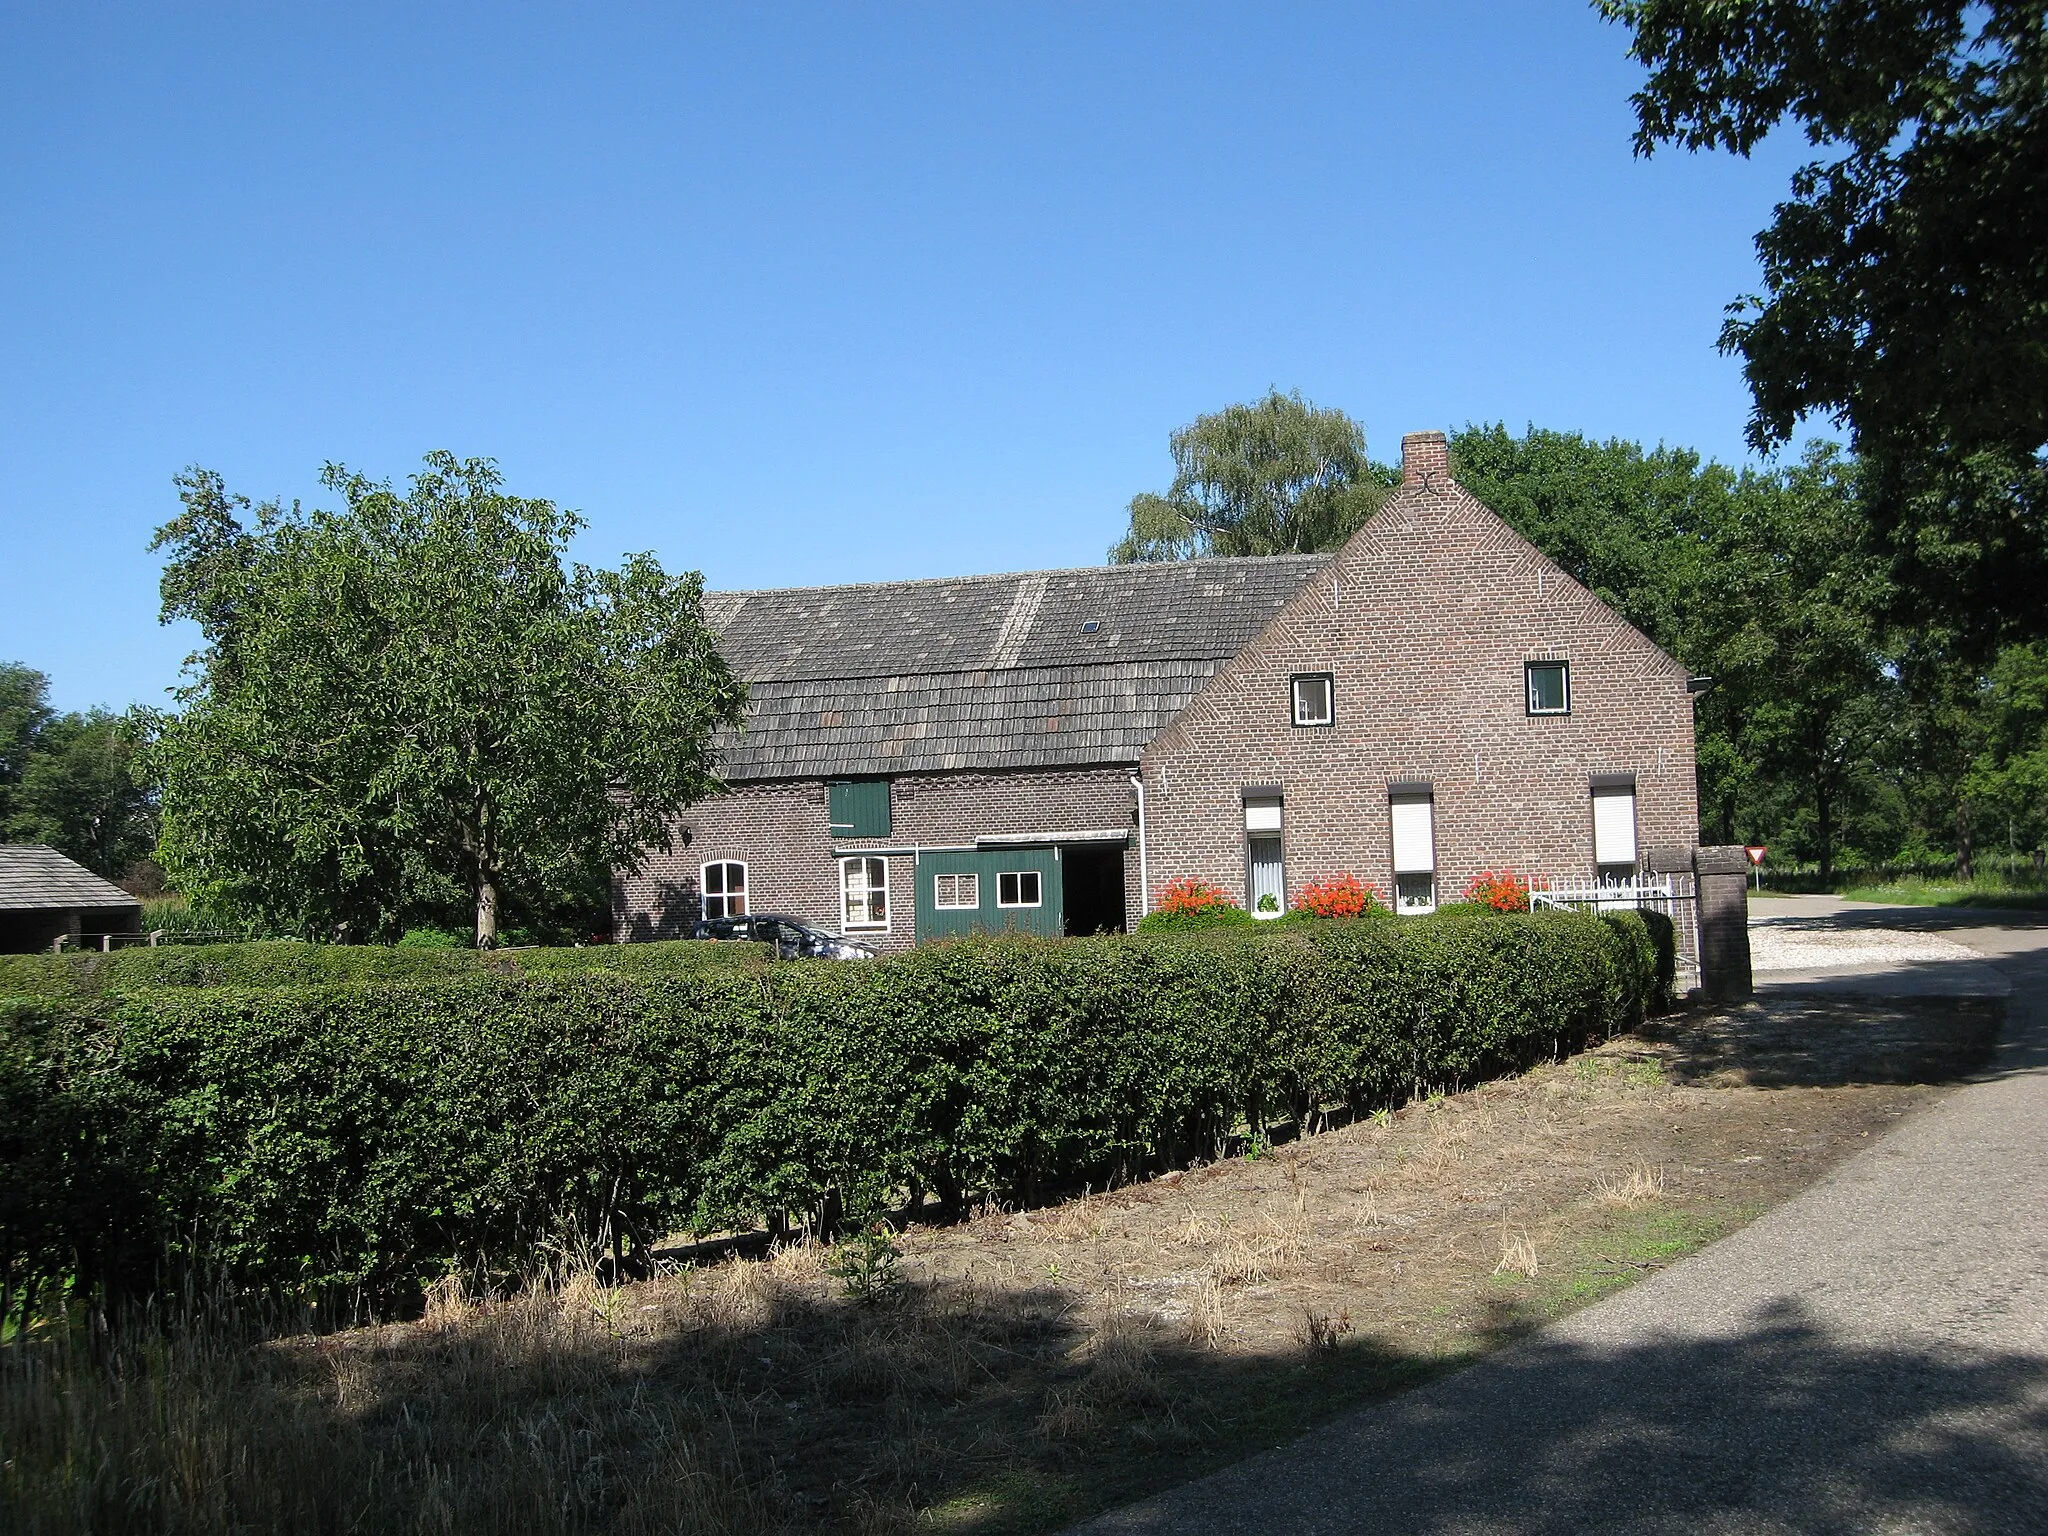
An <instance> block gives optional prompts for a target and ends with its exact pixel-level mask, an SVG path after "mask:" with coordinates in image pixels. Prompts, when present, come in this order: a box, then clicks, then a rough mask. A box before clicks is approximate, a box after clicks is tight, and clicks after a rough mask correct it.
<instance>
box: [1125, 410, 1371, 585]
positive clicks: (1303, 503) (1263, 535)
mask: <svg viewBox="0 0 2048 1536" xmlns="http://www.w3.org/2000/svg"><path fill="white" fill-rule="evenodd" d="M1172 450H1173V470H1174V473H1173V483H1172V485H1170V486H1169V487H1168V488H1167V490H1166V493H1165V494H1164V495H1159V494H1157V493H1155V492H1151V491H1142V492H1140V493H1139V494H1138V495H1136V496H1133V497H1132V498H1131V503H1130V507H1129V509H1128V510H1129V516H1130V528H1129V530H1128V531H1127V532H1126V533H1125V535H1124V537H1123V539H1122V540H1121V541H1120V542H1119V543H1118V544H1117V545H1116V547H1115V548H1113V549H1112V550H1111V551H1110V555H1109V557H1110V559H1111V560H1113V561H1120V562H1128V561H1138V560H1186V559H1191V558H1200V557H1202V556H1205V555H1287V554H1304V553H1308V552H1310V551H1313V550H1319V549H1332V548H1335V547H1336V546H1337V545H1338V544H1341V543H1342V542H1343V541H1344V540H1345V539H1346V538H1347V537H1349V536H1350V534H1351V532H1352V530H1353V529H1355V528H1357V527H1358V525H1359V524H1360V523H1362V522H1364V521H1365V520H1366V518H1368V517H1370V516H1371V515H1372V513H1373V509H1374V508H1376V507H1377V506H1378V505H1379V504H1380V502H1381V501H1382V500H1384V499H1385V494H1386V485H1387V481H1386V477H1385V476H1384V474H1376V473H1375V470H1374V467H1373V464H1372V462H1371V460H1369V459H1368V458H1367V457H1366V452H1365V430H1364V429H1363V428H1362V427H1360V426H1359V425H1358V423H1357V422H1355V421H1353V420H1352V419H1351V418H1350V417H1349V416H1346V415H1345V414H1344V413H1343V412H1342V411H1339V410H1328V409H1324V408H1321V407H1318V406H1315V405H1311V404H1310V403H1309V402H1308V401H1306V400H1304V399H1302V398H1301V396H1300V395H1299V394H1292V395H1283V394H1281V393H1280V392H1279V391H1278V390H1273V391H1271V392H1269V393H1268V394H1267V395H1266V397H1265V398H1264V399H1263V400H1257V401H1254V402H1252V403H1251V404H1249V405H1231V406H1225V407H1224V408H1223V409H1222V410H1220V411H1217V412H1215V413H1214V414H1213V415H1208V416H1198V417H1196V418H1195V420H1194V421H1193V422H1192V423H1191V424H1190V425H1188V426H1185V427H1182V428H1181V429H1180V430H1179V431H1177V432H1175V433H1174V434H1173V438H1172Z"/></svg>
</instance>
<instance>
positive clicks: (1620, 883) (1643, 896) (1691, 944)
mask: <svg viewBox="0 0 2048 1536" xmlns="http://www.w3.org/2000/svg"><path fill="white" fill-rule="evenodd" d="M1529 905H1530V906H1532V907H1556V908H1560V909H1563V910H1569V911H1575V912H1621V911H1627V910H1637V911H1647V912H1661V913H1663V914H1664V915H1665V916H1666V917H1668V918H1670V919H1671V927H1672V931H1673V934H1674V936H1675V940H1676V948H1677V951H1678V990H1679V992H1680V993H1683V992H1684V991H1685V990H1686V988H1687V987H1689V986H1696V985H1698V983H1699V979H1700V916H1699V913H1700V906H1699V892H1698V890H1697V888H1696V886H1695V885H1694V881H1693V877H1692V876H1691V875H1690V874H1672V875H1637V876H1636V877H1635V878H1634V879H1632V880H1613V881H1607V880H1587V881H1584V882H1582V883H1579V884H1569V883H1565V884H1560V883H1558V882H1556V881H1552V882H1551V883H1550V884H1548V885H1546V886H1544V887H1542V888H1540V889H1535V890H1531V891H1530V892H1529Z"/></svg>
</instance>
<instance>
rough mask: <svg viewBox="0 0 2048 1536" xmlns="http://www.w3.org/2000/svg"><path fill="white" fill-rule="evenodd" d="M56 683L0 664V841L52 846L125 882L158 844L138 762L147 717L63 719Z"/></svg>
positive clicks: (89, 714) (90, 714)
mask: <svg viewBox="0 0 2048 1536" xmlns="http://www.w3.org/2000/svg"><path fill="white" fill-rule="evenodd" d="M49 692H50V680H49V678H48V677H47V676H45V675H44V674H43V673H41V672H38V671H36V670H35V669H34V668H32V667H25V666H22V665H21V664H20V663H18V662H6V663H0V841H6V842H12V843H45V844H48V845H49V846H50V847H52V848H55V849H56V850H57V851H58V852H59V853H61V854H63V855H65V856H66V857H67V858H72V859H76V860H77V861H78V862H79V863H81V864H83V865H85V867H86V868H88V869H90V870H92V871H93V872H94V873H95V874H98V875H102V876H104V877H106V878H107V879H109V880H119V879H123V878H125V877H126V876H128V875H129V874H130V873H131V872H133V871H134V869H135V867H136V865H137V864H138V863H140V862H141V861H142V860H144V859H146V858H147V857H148V856H149V852H150V849H151V848H152V847H153V846H154V845H155V843H156V807H155V802H154V799H153V797H152V796H151V794H150V792H149V789H148V787H147V785H146V783H145V782H144V780H143V779H142V778H141V777H140V774H139V767H138V761H137V754H138V751H139V749H140V748H141V746H142V745H143V743H144V741H145V739H146V737H147V734H148V730H149V722H150V717H149V716H148V714H147V713H146V712H143V711H132V712H131V713H129V714H127V715H115V714H111V713H109V712H108V711H106V710H103V709H94V710H87V711H85V712H84V713H76V712H72V713H65V714H59V713H58V712H57V711H55V710H53V709H52V708H50V703H49Z"/></svg>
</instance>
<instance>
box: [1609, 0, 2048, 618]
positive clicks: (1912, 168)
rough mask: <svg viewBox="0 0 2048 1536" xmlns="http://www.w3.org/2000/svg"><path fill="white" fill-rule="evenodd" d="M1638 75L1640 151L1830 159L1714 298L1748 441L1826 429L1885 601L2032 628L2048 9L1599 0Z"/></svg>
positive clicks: (1953, 3) (1808, 172) (1959, 0)
mask: <svg viewBox="0 0 2048 1536" xmlns="http://www.w3.org/2000/svg"><path fill="white" fill-rule="evenodd" d="M1599 6H1600V9H1601V10H1602V11H1603V12H1604V13H1605V14H1606V15H1607V16H1609V17H1610V18H1612V19H1615V20H1618V21H1621V22H1623V23H1625V24H1626V25H1627V26H1628V27H1630V29H1631V30H1632V31H1633V33H1634V42H1633V46H1632V48H1631V52H1632V54H1633V56H1634V57H1635V58H1636V59H1638V60H1639V61H1641V62H1642V63H1643V64H1645V65H1646V66H1648V68H1649V71H1650V74H1649V79H1648V81H1647V83H1646V84H1645V86H1644V88H1643V89H1642V90H1641V91H1640V92H1638V93H1637V95H1636V97H1635V106H1636V112H1637V120H1638V124H1639V128H1638V132H1637V135H1636V146H1637V149H1638V151H1639V152H1640V153H1644V154H1648V153H1650V152H1651V151H1653V150H1654V149H1655V148H1656V147H1657V146H1659V145H1662V144H1677V145H1680V146H1683V147H1685V148H1688V149H1694V150H1700V149H1716V148H1718V149H1726V150H1732V151H1734V152H1735V153H1737V154H1744V155H1746V154H1748V153H1749V152H1750V151H1751V150H1752V149H1753V148H1754V147H1755V146H1756V145H1757V144H1758V143H1759V142H1761V141H1762V140H1763V138H1764V137H1765V136H1766V135H1767V134H1769V133H1770V132H1771V131H1772V130H1773V129H1775V128H1776V127H1778V126H1779V125H1780V124H1781V123H1783V122H1785V121H1786V120H1787V119H1790V120H1791V121H1793V122H1795V123H1797V124H1798V125H1799V126H1800V127H1801V128H1802V129H1803V130H1804V132H1805V134H1806V136H1807V138H1808V139H1809V141H1811V142H1812V143H1814V144H1815V145H1820V146H1825V147H1826V148H1827V150H1828V152H1829V154H1830V156H1831V158H1824V159H1820V160H1815V161H1814V162H1812V163H1810V164H1808V165H1806V166H1805V167H1803V168H1802V169H1801V170H1800V171H1799V172H1798V173H1797V174H1796V175H1795V176H1794V178H1793V182H1792V188H1791V196H1790V197H1789V198H1788V199H1787V200H1786V201H1785V202H1783V203H1781V204H1779V205H1778V208H1777V211H1776V215H1775V218H1774V220H1773V222H1772V224H1771V226H1770V227H1769V228H1768V229H1766V230H1764V231H1763V232H1762V233H1761V234H1759V235H1758V237H1757V250H1758V254H1759V256H1760V257H1761V258H1762V262H1763V276H1764V286H1765V295H1764V296H1763V297H1759V298H1750V299H1746V300H1743V301H1742V302H1740V303H1738V304H1736V305H1734V306H1732V308H1731V313H1730V318H1729V320H1728V323H1727V325H1726V327H1725V328H1724V330H1723V332H1722V346H1723V348H1724V350H1728V351H1732V352H1739V353H1740V354H1741V356H1742V358H1743V360H1744V372H1745V375H1746V376H1747V378H1748V381H1749V385H1750V389H1751V392H1752V395H1753V397H1754V401H1755V413H1754V415H1753V417H1752V422H1751V435H1752V438H1753V440H1754V441H1755V442H1756V444H1757V445H1758V446H1759V447H1767V446H1769V445H1771V444H1774V443H1779V442H1783V441H1786V440H1787V439H1789V437H1790V436H1791V434H1792V432H1793V431H1794V429H1795V428H1796V426H1797V424H1798V423H1799V422H1800V421H1801V420H1802V419H1804V418H1806V417H1809V416H1814V415H1819V416H1825V417H1829V418H1832V419H1833V420H1835V421H1837V422H1839V423H1841V424H1843V425H1845V426H1847V427H1848V429H1849V431H1850V434H1851V440H1852V443H1853V445H1854V447H1855V448H1856V450H1857V452H1858V455H1859V456H1860V457H1861V458H1862V459H1863V460H1864V461H1865V463H1866V465H1867V466H1868V467H1869V473H1870V475H1871V477H1872V478H1871V481H1870V484H1869V487H1868V492H1869V494H1868V498H1867V504H1868V507H1869V509H1870V511H1871V514H1872V516H1873V518H1874V520H1875V522H1874V527H1875V531H1876V532H1877V533H1878V535H1879V536H1880V537H1881V538H1882V540H1883V541H1884V543H1885V544H1886V546H1887V547H1888V548H1889V549H1890V551H1891V553H1892V557H1893V562H1894V570H1895V577H1896V580H1897V585H1898V592H1899V595H1900V597H1901V598H1902V599H1903V600H1904V611H1905V612H1907V613H1908V614H1910V615H1911V616H1913V617H1915V618H1917V619H1921V620H1925V619H1928V618H1935V619H1939V620H1941V621H1942V622H1944V623H1946V624H1948V625H1949V626H1951V627H1952V628H1953V629H1954V631H1955V634H1956V638H1957V639H1958V640H1959V641H1960V642H1963V643H1965V644H1968V645H1969V646H1971V647H1972V648H1973V649H1974V650H1975V651H1976V652H1978V653H1980V654H1981V653H1984V652H1985V651H1987V650H1988V649H1989V648H1990V647H1991V646H1993V645H1995V644H1996V643H1997V642H1998V641H1999V640H2000V639H2001V638H2007V637H2024V636H2026V635H2029V634H2039V633H2041V632H2042V631H2043V630H2044V629H2048V605H2044V604H2043V603H2041V601H2040V599H2039V594H2040V592H2041V591H2042V590H2043V588H2044V586H2048V463H2044V451H2048V4H2044V3H2043V0H1989V3H1974V4H1965V3H1963V0H1933V3H1929V0H1875V3H1873V0H1732V3H1730V0H1599Z"/></svg>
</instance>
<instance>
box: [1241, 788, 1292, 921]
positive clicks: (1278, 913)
mask: <svg viewBox="0 0 2048 1536" xmlns="http://www.w3.org/2000/svg"><path fill="white" fill-rule="evenodd" d="M1284 813H1285V806H1284V804H1283V802H1282V801H1281V798H1280V796H1279V794H1277V793H1275V792H1273V791H1270V790H1267V789H1265V788H1263V787H1262V788H1260V789H1256V790H1254V789H1247V790H1246V791H1245V792H1244V843H1245V894H1246V896H1247V897H1248V898H1249V905H1250V908H1251V914H1252V916H1253V917H1266V918H1272V917H1282V916H1285V915H1286V912H1287V871H1286V866H1285V864H1284V863H1283V859H1282V849H1281V841H1280V833H1281V822H1282V820H1283V817H1284Z"/></svg>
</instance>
